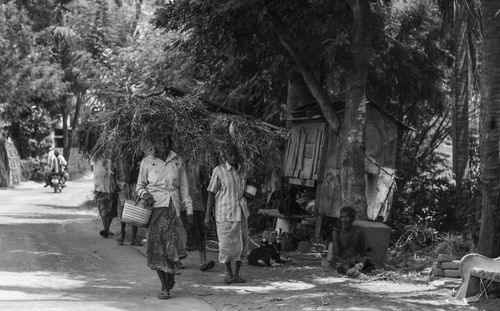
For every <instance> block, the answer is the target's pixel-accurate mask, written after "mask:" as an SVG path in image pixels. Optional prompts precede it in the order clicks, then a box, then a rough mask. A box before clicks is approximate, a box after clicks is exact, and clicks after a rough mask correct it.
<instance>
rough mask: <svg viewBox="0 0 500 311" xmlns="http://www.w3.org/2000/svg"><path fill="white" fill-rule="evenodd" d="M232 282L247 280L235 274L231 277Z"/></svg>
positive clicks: (244, 281)
mask: <svg viewBox="0 0 500 311" xmlns="http://www.w3.org/2000/svg"><path fill="white" fill-rule="evenodd" d="M232 282H233V283H246V282H247V280H245V279H244V278H242V277H241V276H239V275H238V276H235V277H234V278H233V279H232Z"/></svg>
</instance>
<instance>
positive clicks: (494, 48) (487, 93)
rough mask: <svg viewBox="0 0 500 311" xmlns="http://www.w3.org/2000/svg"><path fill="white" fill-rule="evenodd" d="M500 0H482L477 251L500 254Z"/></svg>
mask: <svg viewBox="0 0 500 311" xmlns="http://www.w3.org/2000/svg"><path fill="white" fill-rule="evenodd" d="M499 12H500V1H498V0H481V14H482V28H483V37H482V38H483V40H482V52H481V103H480V110H481V111H480V153H481V183H482V193H483V195H482V212H481V230H480V233H479V244H478V252H479V253H480V254H483V255H485V256H488V257H496V256H499V255H500V239H499V234H500V154H499V147H500V142H499V139H500V54H499V53H498V51H499V50H500V36H499V35H498V30H499V29H500V16H499Z"/></svg>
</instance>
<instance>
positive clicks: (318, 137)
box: [312, 128, 323, 180]
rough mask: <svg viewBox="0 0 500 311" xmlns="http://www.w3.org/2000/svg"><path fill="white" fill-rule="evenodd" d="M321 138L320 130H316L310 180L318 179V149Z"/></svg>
mask: <svg viewBox="0 0 500 311" xmlns="http://www.w3.org/2000/svg"><path fill="white" fill-rule="evenodd" d="M322 136H323V133H322V131H321V128H318V129H316V139H315V142H314V154H313V171H312V178H313V179H316V180H317V179H318V163H319V162H320V160H321V159H320V156H319V155H320V153H319V152H320V148H321V146H320V145H321V137H322Z"/></svg>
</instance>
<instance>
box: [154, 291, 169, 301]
mask: <svg viewBox="0 0 500 311" xmlns="http://www.w3.org/2000/svg"><path fill="white" fill-rule="evenodd" d="M157 297H158V299H168V298H170V293H169V292H168V291H162V292H159V293H158V296H157Z"/></svg>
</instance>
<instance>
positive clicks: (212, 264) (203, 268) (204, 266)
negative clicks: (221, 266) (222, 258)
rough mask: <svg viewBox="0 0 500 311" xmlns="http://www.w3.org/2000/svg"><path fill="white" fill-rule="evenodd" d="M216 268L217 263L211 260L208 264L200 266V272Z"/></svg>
mask: <svg viewBox="0 0 500 311" xmlns="http://www.w3.org/2000/svg"><path fill="white" fill-rule="evenodd" d="M214 266H215V262H214V261H213V260H210V261H209V262H206V263H204V264H202V265H200V270H201V271H208V270H210V269H212V268H213V267H214Z"/></svg>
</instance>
